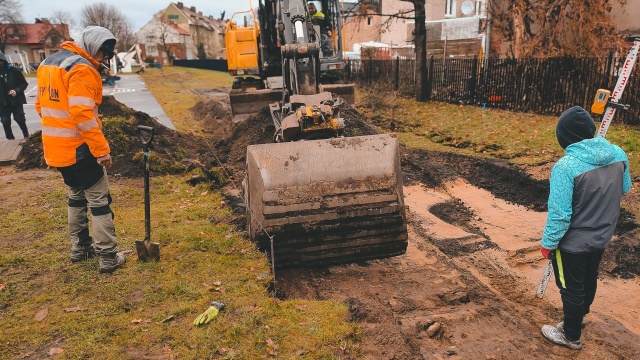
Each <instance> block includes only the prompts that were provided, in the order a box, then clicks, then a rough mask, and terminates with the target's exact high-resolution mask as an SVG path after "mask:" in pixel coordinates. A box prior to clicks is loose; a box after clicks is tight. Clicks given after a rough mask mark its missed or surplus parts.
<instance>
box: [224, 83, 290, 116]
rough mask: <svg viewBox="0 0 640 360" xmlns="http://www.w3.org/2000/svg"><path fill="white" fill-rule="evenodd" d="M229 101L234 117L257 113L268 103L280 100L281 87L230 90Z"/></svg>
mask: <svg viewBox="0 0 640 360" xmlns="http://www.w3.org/2000/svg"><path fill="white" fill-rule="evenodd" d="M229 101H230V103H231V114H232V115H233V117H234V119H235V118H236V117H237V116H238V115H249V114H257V113H259V112H260V111H261V110H262V109H263V108H265V107H268V106H269V104H270V103H273V102H279V101H282V89H261V90H255V89H246V90H245V89H239V90H232V91H231V93H229Z"/></svg>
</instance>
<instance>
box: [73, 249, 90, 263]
mask: <svg viewBox="0 0 640 360" xmlns="http://www.w3.org/2000/svg"><path fill="white" fill-rule="evenodd" d="M94 257H96V250H95V249H94V248H93V246H81V247H79V248H76V249H72V250H71V256H70V258H71V262H72V263H77V262H81V261H86V260H89V259H91V258H94Z"/></svg>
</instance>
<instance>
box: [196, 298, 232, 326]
mask: <svg viewBox="0 0 640 360" xmlns="http://www.w3.org/2000/svg"><path fill="white" fill-rule="evenodd" d="M224 307H225V306H224V304H223V303H221V302H218V301H212V302H211V305H210V306H209V308H208V309H207V310H206V311H205V312H203V313H202V314H200V315H198V317H197V318H196V319H195V320H194V321H193V325H195V326H202V325H206V324H208V323H210V322H211V320H213V318H214V317H216V315H218V313H219V312H220V310H222V309H224Z"/></svg>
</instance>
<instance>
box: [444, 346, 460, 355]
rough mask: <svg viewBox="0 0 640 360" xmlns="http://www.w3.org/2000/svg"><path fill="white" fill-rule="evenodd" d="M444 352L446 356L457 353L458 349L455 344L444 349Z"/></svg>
mask: <svg viewBox="0 0 640 360" xmlns="http://www.w3.org/2000/svg"><path fill="white" fill-rule="evenodd" d="M444 353H445V354H447V355H448V356H452V355H457V354H458V349H457V348H456V347H455V346H452V347H450V348H448V349H447V350H445V351H444Z"/></svg>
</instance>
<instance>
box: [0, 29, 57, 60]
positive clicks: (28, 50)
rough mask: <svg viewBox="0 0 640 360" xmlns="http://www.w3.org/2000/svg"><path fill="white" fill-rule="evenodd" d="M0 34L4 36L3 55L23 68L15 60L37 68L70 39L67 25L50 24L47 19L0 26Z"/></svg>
mask: <svg viewBox="0 0 640 360" xmlns="http://www.w3.org/2000/svg"><path fill="white" fill-rule="evenodd" d="M0 32H2V34H3V36H4V54H5V55H7V56H8V57H10V58H11V61H12V62H14V63H16V65H19V66H23V65H22V64H20V63H19V62H18V61H17V60H16V59H19V58H20V57H22V59H25V60H26V61H25V63H28V64H31V65H32V66H34V67H35V66H37V64H39V63H40V62H41V61H42V60H44V59H45V58H47V57H48V56H49V55H51V54H53V53H55V52H57V51H58V50H59V48H60V45H61V44H62V42H64V41H66V40H69V39H70V36H69V26H68V25H67V24H51V23H50V22H49V21H48V20H47V19H36V22H35V23H34V24H15V25H0Z"/></svg>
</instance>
